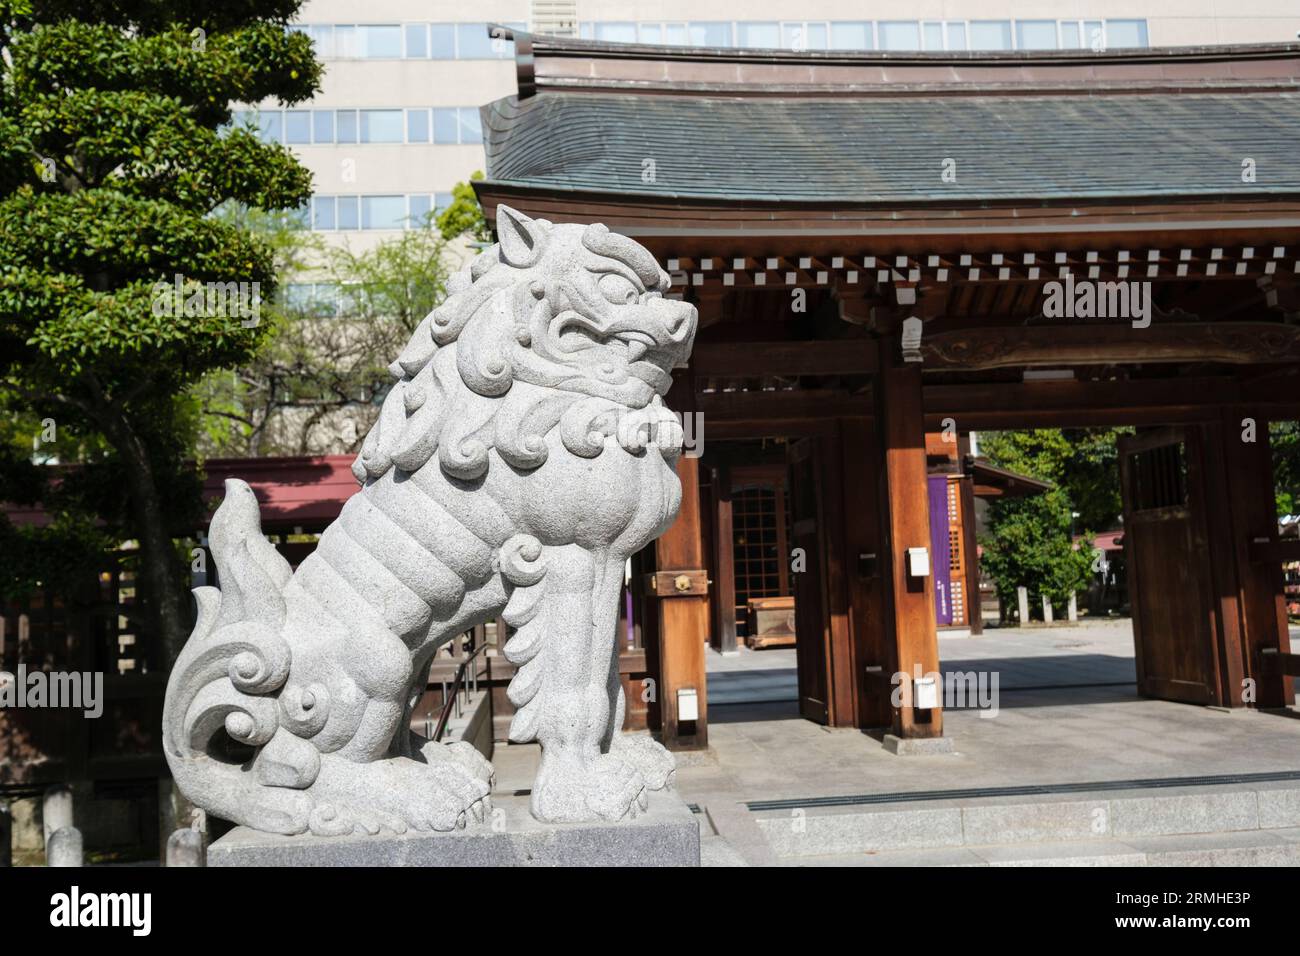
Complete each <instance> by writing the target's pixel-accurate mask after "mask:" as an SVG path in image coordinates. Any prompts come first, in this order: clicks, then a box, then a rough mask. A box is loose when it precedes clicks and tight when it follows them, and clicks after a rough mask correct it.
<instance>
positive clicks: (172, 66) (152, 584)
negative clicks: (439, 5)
mask: <svg viewBox="0 0 1300 956" xmlns="http://www.w3.org/2000/svg"><path fill="white" fill-rule="evenodd" d="M298 7H299V2H298V0H265V2H261V3H257V4H250V3H247V2H213V3H207V4H189V3H180V2H168V0H149V2H138V0H128V2H108V0H78V2H76V3H72V2H67V0H64V2H42V0H17V2H16V0H0V45H2V46H3V48H4V54H5V55H4V57H3V61H2V62H0V389H2V390H3V392H4V395H5V398H6V400H7V401H8V402H9V403H10V404H13V403H20V404H21V405H22V407H24V408H26V409H28V410H30V411H31V412H32V413H33V414H35V415H36V417H37V418H40V419H44V418H47V417H48V418H53V419H54V420H55V421H56V422H58V423H59V425H60V427H61V428H63V429H66V430H67V431H70V432H79V433H82V434H87V435H89V434H95V435H98V436H102V438H103V440H104V443H105V445H106V447H107V448H108V449H109V450H110V453H111V455H112V457H113V458H115V459H116V461H117V467H118V468H119V469H120V471H119V474H120V486H119V489H120V490H119V496H120V497H122V498H124V500H125V503H126V506H127V507H126V511H127V514H128V520H129V526H130V529H131V531H132V532H133V534H134V535H135V536H136V537H137V538H138V541H139V543H140V550H141V568H140V571H141V574H142V578H143V584H144V593H145V596H146V600H147V605H148V608H149V613H150V617H151V619H152V622H153V624H154V626H155V628H156V632H157V633H158V634H159V635H160V637H161V638H162V640H163V646H164V648H165V650H166V651H167V652H168V653H169V654H174V653H175V652H176V651H177V650H178V649H179V647H180V645H181V643H182V642H183V641H184V639H185V636H186V633H187V631H188V625H187V618H188V614H187V612H186V606H185V604H184V601H185V598H184V587H183V584H184V576H183V571H182V565H181V564H180V562H179V561H178V560H177V554H176V550H175V548H174V545H173V532H175V531H176V530H177V528H178V527H181V526H179V525H177V524H176V521H177V517H178V516H179V515H182V514H185V513H186V512H193V513H197V507H198V505H199V500H198V484H197V480H196V478H195V476H194V475H193V473H192V472H193V469H192V468H191V467H188V466H187V465H186V459H187V458H188V457H189V455H190V453H191V451H192V449H191V442H192V438H193V433H194V428H195V421H196V419H195V417H194V405H193V402H192V401H191V400H190V399H189V398H188V391H189V390H190V389H191V387H192V386H193V385H194V384H195V383H197V382H198V381H200V380H201V379H202V378H203V377H204V376H205V375H207V374H208V373H209V372H210V371H212V370H213V369H217V368H223V367H233V366H237V365H239V364H240V363H243V362H246V361H247V360H248V358H249V357H250V356H251V355H252V354H254V353H255V351H256V349H257V348H258V346H259V345H260V343H261V342H262V340H263V338H264V337H265V334H266V329H265V327H264V326H263V325H262V324H261V323H260V322H258V320H257V312H256V307H257V306H256V304H257V301H258V297H259V294H260V297H261V298H269V297H270V296H271V294H272V293H273V292H274V288H275V272H274V269H273V263H272V255H271V252H270V250H269V249H268V248H267V245H266V243H265V242H264V241H263V240H262V239H260V238H259V237H258V236H256V235H254V234H252V233H251V232H249V231H247V230H243V229H240V228H239V227H237V226H235V225H232V224H230V223H228V222H224V221H221V219H220V218H219V217H214V216H213V215H212V213H213V211H214V210H215V209H217V208H218V207H219V206H221V205H223V204H226V203H237V204H242V205H245V206H252V207H260V208H265V209H296V208H299V207H301V206H302V205H303V204H304V203H305V202H306V201H307V199H308V197H309V196H310V193H311V180H310V176H309V174H308V173H307V171H306V170H305V169H304V168H303V167H302V166H301V165H299V164H298V162H297V161H296V160H295V159H294V158H293V156H292V154H291V153H290V152H289V151H288V150H287V149H285V148H284V147H282V146H278V145H271V144H266V143H263V142H261V141H260V140H259V139H258V138H257V136H256V135H254V133H253V132H252V131H251V130H248V129H245V128H238V127H235V128H232V127H231V125H230V122H231V106H232V104H236V103H257V102H259V101H262V100H264V99H268V98H274V99H278V100H279V101H281V102H283V103H297V102H302V101H304V100H306V99H309V98H310V97H311V96H312V95H313V94H314V92H315V91H316V90H317V88H318V85H319V78H320V66H319V64H318V63H317V62H316V60H315V57H314V54H313V51H312V47H311V43H310V40H309V39H308V38H307V37H306V36H305V35H303V34H301V33H298V32H296V31H292V30H290V29H288V23H289V21H290V20H291V19H292V18H293V17H294V15H295V14H296V13H297V10H298ZM230 283H235V284H239V283H244V285H242V286H239V285H228V284H230ZM254 283H256V285H254ZM178 284H179V287H180V289H181V292H182V295H181V296H179V297H177V296H175V295H174V294H173V292H174V290H175V289H176V288H177V285H178ZM236 289H238V290H239V293H241V294H242V296H243V298H242V299H239V300H238V301H239V305H240V307H239V308H235V307H234V306H233V305H232V301H231V298H226V296H228V295H230V294H231V293H232V292H234V290H236ZM213 292H216V296H214V295H212V294H211V293H213ZM196 293H198V295H196ZM250 306H251V308H250ZM250 312H251V315H250ZM191 526H192V525H191Z"/></svg>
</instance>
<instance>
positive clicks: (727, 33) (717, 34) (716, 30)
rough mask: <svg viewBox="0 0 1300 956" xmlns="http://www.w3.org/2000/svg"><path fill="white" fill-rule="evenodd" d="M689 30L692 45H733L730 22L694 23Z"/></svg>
mask: <svg viewBox="0 0 1300 956" xmlns="http://www.w3.org/2000/svg"><path fill="white" fill-rule="evenodd" d="M687 32H688V33H689V34H690V38H691V42H690V45H691V46H714V47H718V46H731V24H730V23H722V22H705V23H692V24H691V25H690V26H689V27H688V29H687Z"/></svg>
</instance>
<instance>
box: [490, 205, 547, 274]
mask: <svg viewBox="0 0 1300 956" xmlns="http://www.w3.org/2000/svg"><path fill="white" fill-rule="evenodd" d="M542 228H543V227H542V225H541V224H540V223H538V222H534V221H533V220H532V219H529V218H528V217H527V216H525V215H524V214H523V213H521V212H518V211H517V210H514V209H511V208H510V207H509V206H507V205H505V204H504V203H503V204H502V205H499V206H497V239H498V241H499V242H500V243H501V261H502V262H504V263H505V264H506V265H508V266H514V267H515V268H516V269H526V268H528V267H529V266H531V265H533V263H535V262H536V261H537V260H538V258H539V257H540V256H541V254H542V246H543V244H544V243H545V238H546V237H545V233H544V232H543V231H542Z"/></svg>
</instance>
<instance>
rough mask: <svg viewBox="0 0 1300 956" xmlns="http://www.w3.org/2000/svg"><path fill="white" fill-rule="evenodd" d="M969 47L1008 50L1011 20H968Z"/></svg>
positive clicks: (973, 48) (1009, 46)
mask: <svg viewBox="0 0 1300 956" xmlns="http://www.w3.org/2000/svg"><path fill="white" fill-rule="evenodd" d="M970 48H971V49H972V50H1010V49H1011V22H1010V21H1009V20H972V21H971V22H970Z"/></svg>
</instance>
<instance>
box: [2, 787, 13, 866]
mask: <svg viewBox="0 0 1300 956" xmlns="http://www.w3.org/2000/svg"><path fill="white" fill-rule="evenodd" d="M13 865H14V818H13V814H12V813H10V812H9V804H7V803H0V867H4V866H13Z"/></svg>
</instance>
